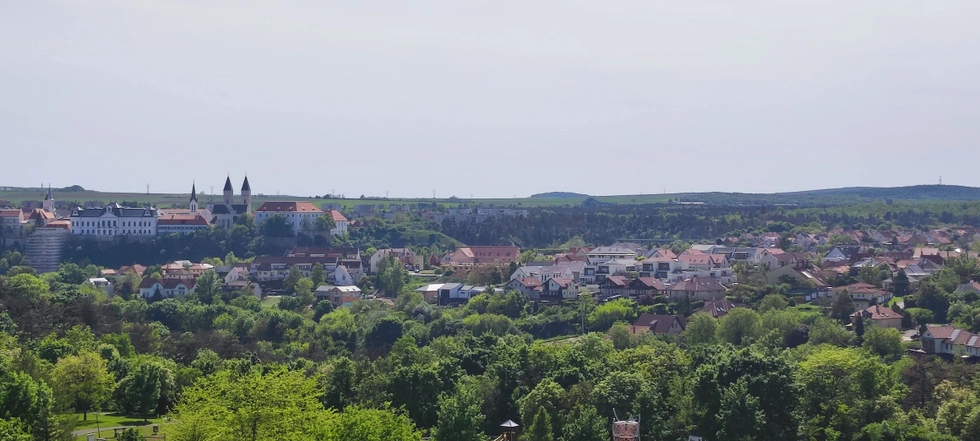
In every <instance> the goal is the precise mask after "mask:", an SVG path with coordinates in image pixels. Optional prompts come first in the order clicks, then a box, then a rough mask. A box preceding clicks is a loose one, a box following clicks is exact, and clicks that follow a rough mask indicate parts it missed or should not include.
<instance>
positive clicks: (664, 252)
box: [645, 248, 677, 259]
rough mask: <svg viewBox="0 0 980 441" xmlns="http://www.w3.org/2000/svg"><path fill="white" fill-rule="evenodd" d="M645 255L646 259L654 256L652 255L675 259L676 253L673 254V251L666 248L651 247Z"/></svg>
mask: <svg viewBox="0 0 980 441" xmlns="http://www.w3.org/2000/svg"><path fill="white" fill-rule="evenodd" d="M645 257H646V258H647V259H650V258H654V257H658V258H664V259H676V258H677V254H674V252H673V251H671V250H669V249H667V248H653V249H651V250H650V251H649V252H648V253H646V255H645Z"/></svg>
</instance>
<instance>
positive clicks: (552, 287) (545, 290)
mask: <svg viewBox="0 0 980 441" xmlns="http://www.w3.org/2000/svg"><path fill="white" fill-rule="evenodd" d="M576 297H578V284H576V283H575V281H574V280H572V279H571V278H568V277H552V278H549V279H548V280H546V281H545V282H544V284H543V286H542V287H541V299H542V300H555V301H559V302H560V301H562V300H568V299H574V298H576Z"/></svg>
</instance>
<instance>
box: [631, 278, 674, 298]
mask: <svg viewBox="0 0 980 441" xmlns="http://www.w3.org/2000/svg"><path fill="white" fill-rule="evenodd" d="M627 290H628V292H629V296H630V297H633V298H637V297H642V296H645V295H649V296H659V295H664V294H666V293H667V287H666V286H664V283H663V282H661V281H660V280H659V279H656V278H653V277H637V278H635V279H633V280H630V283H629V286H627Z"/></svg>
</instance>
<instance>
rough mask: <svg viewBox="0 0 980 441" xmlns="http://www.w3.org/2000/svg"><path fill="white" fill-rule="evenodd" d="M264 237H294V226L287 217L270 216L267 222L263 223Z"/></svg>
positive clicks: (279, 215)
mask: <svg viewBox="0 0 980 441" xmlns="http://www.w3.org/2000/svg"><path fill="white" fill-rule="evenodd" d="M260 230H261V232H262V235H264V236H269V237H292V236H294V234H293V226H292V225H291V224H290V223H289V221H288V220H287V219H286V216H284V215H282V214H274V215H272V216H269V218H268V219H266V220H265V222H262V226H261V228H260Z"/></svg>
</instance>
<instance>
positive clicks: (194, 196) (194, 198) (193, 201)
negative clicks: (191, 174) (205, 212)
mask: <svg viewBox="0 0 980 441" xmlns="http://www.w3.org/2000/svg"><path fill="white" fill-rule="evenodd" d="M190 207H191V213H197V183H191V203H190Z"/></svg>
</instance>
